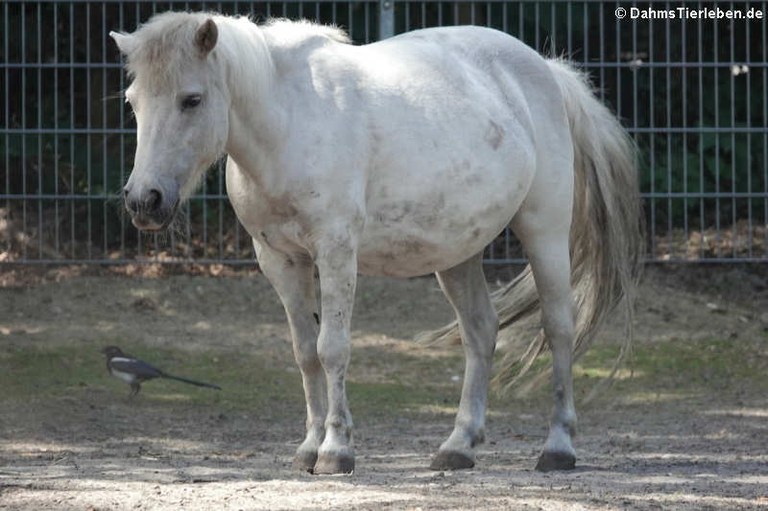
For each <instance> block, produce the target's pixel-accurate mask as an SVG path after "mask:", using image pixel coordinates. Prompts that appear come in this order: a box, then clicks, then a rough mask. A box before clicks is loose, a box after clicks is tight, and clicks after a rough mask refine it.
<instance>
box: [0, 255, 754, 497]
mask: <svg viewBox="0 0 768 511" xmlns="http://www.w3.org/2000/svg"><path fill="white" fill-rule="evenodd" d="M145 273H146V271H145ZM224 273H227V272H224ZM494 278H495V277H492V278H491V281H493V280H494ZM0 280H2V282H3V287H2V288H0V367H1V365H2V364H3V363H5V362H7V361H8V360H10V358H9V357H10V355H9V354H10V353H11V352H12V351H13V350H20V349H24V350H43V351H44V350H45V349H47V348H49V347H50V348H53V347H65V348H66V347H69V348H72V349H73V350H74V349H77V350H81V351H82V352H83V353H84V355H83V357H84V360H87V361H88V363H89V364H90V363H91V361H93V364H92V365H93V366H94V367H93V368H90V366H89V368H88V369H87V371H85V370H84V372H82V373H79V372H78V371H77V370H75V369H73V372H72V374H76V375H77V376H76V380H74V381H66V378H63V379H61V378H60V377H58V376H57V377H56V378H60V380H61V381H60V380H56V381H55V382H48V381H41V383H40V388H41V390H40V393H39V394H37V393H34V392H32V393H27V394H25V396H24V397H17V396H14V395H13V394H12V393H11V392H10V391H6V393H5V396H4V397H3V398H0V509H35V510H38V509H56V510H60V509H92V510H97V509H99V510H112V509H191V510H197V509H200V510H203V509H205V510H208V509H269V510H277V509H289V510H294V511H295V510H305V509H306V510H309V509H371V510H374V509H376V510H379V509H414V510H415V509H422V510H438V509H440V510H442V509H482V510H485V509H545V510H568V509H684V510H702V509H718V510H719V509H726V510H737V509H738V510H741V509H768V397H767V393H768V388H766V387H765V385H764V382H765V380H764V379H761V380H759V381H752V380H750V379H749V378H745V377H744V376H743V373H742V372H739V371H735V372H734V376H733V377H732V378H728V377H726V378H720V379H717V382H718V383H717V384H716V385H714V386H712V385H710V386H709V387H707V390H706V391H704V392H688V391H686V392H683V393H680V392H676V390H679V389H676V388H675V385H679V382H680V381H681V380H674V379H673V380H669V381H648V380H644V379H642V378H638V379H637V380H635V381H634V383H633V382H632V381H630V382H629V383H626V385H624V383H625V382H622V384H623V385H624V386H622V385H618V384H617V385H616V386H615V387H614V388H612V389H610V390H608V391H606V392H605V393H604V394H602V395H601V396H600V397H599V398H598V399H597V400H596V401H595V402H593V403H591V404H589V405H587V406H583V407H581V408H580V432H579V436H578V438H577V440H576V447H577V450H578V455H579V459H578V468H577V469H576V470H575V471H572V472H568V473H551V474H540V473H537V472H535V471H533V470H532V468H533V465H534V463H535V458H536V456H537V455H538V452H539V449H540V448H541V445H542V443H543V439H544V436H545V434H546V423H547V415H548V409H549V406H550V403H549V402H548V400H547V399H531V398H529V399H513V398H508V397H507V398H496V399H494V402H493V404H492V406H491V411H490V414H489V418H488V434H487V437H488V441H487V443H486V444H484V445H483V446H481V447H480V450H479V456H478V464H477V466H476V467H475V468H474V469H472V470H467V471H460V472H433V471H430V470H428V469H427V466H428V464H429V460H430V457H431V455H432V454H433V453H434V451H435V450H436V448H437V446H438V445H439V444H440V442H441V441H442V439H443V438H445V436H446V435H447V434H448V433H449V432H450V428H451V425H452V413H454V411H455V400H456V398H457V396H458V389H459V385H460V382H459V381H458V380H459V379H460V370H461V367H460V358H458V355H457V352H456V350H455V349H453V348H424V347H422V346H418V345H415V344H414V343H413V342H412V341H411V338H412V336H413V334H414V333H416V332H418V331H420V330H423V329H427V328H432V327H437V326H439V325H441V324H442V323H443V322H444V321H446V320H448V319H450V311H449V309H448V306H447V305H446V304H445V303H444V300H443V298H442V296H441V294H440V292H439V290H438V288H437V286H436V284H435V283H434V281H433V280H432V279H416V280H409V281H395V280H385V279H367V278H366V279H362V280H361V282H360V285H359V292H358V302H357V305H356V315H355V321H354V352H353V366H352V369H351V372H350V379H351V381H356V382H361V385H381V388H382V389H384V390H383V391H386V392H391V390H386V389H390V387H389V386H388V385H391V384H392V382H399V383H400V384H401V385H402V387H403V388H404V389H406V390H404V391H403V392H406V393H407V392H408V390H407V389H409V388H411V389H413V391H414V392H415V391H417V390H418V387H419V386H420V385H421V384H422V383H421V382H422V381H423V385H425V386H428V385H429V384H430V383H428V382H437V383H435V385H438V384H439V386H437V387H435V388H436V389H437V390H436V391H435V392H436V393H437V394H436V395H441V394H440V393H441V392H446V397H445V399H444V402H443V403H442V404H441V402H440V401H437V402H436V403H435V404H434V405H432V406H421V405H419V406H415V405H414V406H411V405H409V404H408V403H409V402H408V401H407V400H406V401H405V402H404V403H405V404H401V405H397V403H399V401H397V398H396V397H397V396H394V397H395V398H394V399H390V398H387V399H384V398H382V401H381V403H383V404H384V405H385V406H382V407H380V408H377V407H376V406H375V403H374V404H371V403H364V402H362V400H363V399H365V400H371V399H373V400H375V399H376V393H375V392H373V393H366V394H360V393H359V394H358V395H359V396H363V397H358V398H357V401H356V399H355V398H354V397H351V402H352V410H353V414H355V405H356V403H357V405H358V406H357V409H358V410H362V411H361V412H360V413H359V414H356V415H355V419H356V422H355V425H356V433H355V444H356V452H357V470H356V472H355V473H354V475H352V476H332V477H317V476H311V475H309V474H303V473H297V472H295V471H293V470H292V469H291V466H290V463H291V458H292V455H293V451H294V450H295V448H296V447H297V446H298V443H299V441H300V440H301V438H302V429H303V424H302V422H303V409H302V401H301V396H300V395H297V396H294V397H292V398H290V399H287V398H285V393H284V392H283V391H281V389H280V388H278V387H280V385H282V383H281V382H283V380H282V379H279V378H282V376H279V375H288V376H286V378H288V380H286V381H289V382H293V383H291V384H290V386H291V387H290V388H291V393H292V394H291V395H293V391H294V390H297V389H298V386H297V384H296V381H297V380H298V372H297V371H296V370H295V369H294V368H293V363H292V359H291V351H290V345H289V342H288V332H287V327H286V326H285V323H284V319H283V314H282V309H281V307H280V305H279V303H278V302H277V300H276V297H275V295H274V293H273V292H272V291H271V289H270V288H269V287H268V285H267V284H266V282H265V279H264V278H263V277H261V276H260V275H258V274H256V273H238V274H235V275H225V276H221V277H218V278H212V277H210V276H189V275H164V276H162V277H159V278H149V277H147V275H143V276H138V275H116V274H114V272H107V271H93V270H78V269H74V270H72V269H65V270H51V271H42V272H41V271H38V272H36V273H34V274H33V275H31V276H30V275H29V274H28V273H25V272H24V271H23V270H18V269H16V270H8V271H7V272H5V273H4V274H3V276H2V279H0ZM766 284H767V281H766V272H765V271H764V269H761V270H760V271H744V270H742V269H733V268H726V269H722V268H720V269H713V268H699V267H696V268H682V269H655V270H651V271H650V275H649V277H648V279H647V280H646V283H645V284H644V285H643V289H642V293H641V298H640V303H639V307H638V309H639V314H638V318H637V336H638V344H639V345H641V346H643V345H648V346H663V345H665V343H684V342H698V341H701V340H706V339H719V340H728V341H729V342H732V343H739V346H743V347H745V350H744V352H745V353H750V354H751V355H750V357H749V358H750V360H745V361H744V363H745V364H748V363H749V364H752V365H755V364H756V366H755V367H757V369H758V370H761V371H762V370H767V371H768V363H766V361H768V348H766V345H768V334H767V333H766V332H768V317H766V312H767V311H768V287H766ZM617 332H618V328H617V327H615V326H614V327H612V328H609V329H608V331H607V333H606V334H605V335H604V336H603V337H602V340H601V341H600V342H601V343H602V345H606V346H608V345H610V344H611V343H612V342H615V340H616V338H617V335H618V334H617ZM112 342H114V343H119V344H121V345H122V346H123V347H125V348H133V349H134V350H136V349H138V350H148V349H150V348H157V349H163V350H168V351H169V352H173V353H178V356H177V357H176V358H175V359H174V360H171V361H165V362H166V364H169V363H172V364H175V366H176V367H179V366H181V367H183V365H184V359H185V356H188V357H193V356H198V355H199V356H203V357H208V356H213V355H211V354H215V356H216V357H221V358H222V360H223V359H226V358H227V357H230V356H234V357H237V356H238V354H242V356H243V357H244V356H245V355H246V354H247V356H248V357H255V358H254V360H256V359H258V360H260V361H261V362H259V363H260V364H261V365H260V366H258V367H256V368H254V370H255V371H258V370H259V367H262V368H265V369H264V370H265V371H266V368H268V369H269V371H274V374H275V375H278V376H276V378H278V380H275V382H274V383H273V384H270V383H269V381H270V380H267V383H266V384H264V385H263V386H262V387H261V388H255V389H252V392H253V393H255V394H257V395H258V396H259V397H258V398H253V399H256V401H254V403H260V404H258V405H254V406H253V407H252V408H249V407H238V406H237V402H236V401H237V399H234V398H229V400H228V398H226V394H225V393H226V392H227V389H232V388H233V387H235V388H236V387H237V386H238V382H237V381H228V380H227V376H226V375H222V376H221V379H223V380H224V382H226V383H227V385H228V386H225V390H224V391H223V392H222V393H221V394H213V393H209V394H206V393H204V391H198V390H197V389H195V391H194V392H196V394H194V399H186V397H185V396H186V394H185V393H186V392H187V389H186V388H182V389H179V388H178V387H172V386H166V387H163V386H160V385H159V384H157V383H156V382H152V383H149V384H147V385H146V386H145V389H144V391H143V392H142V394H141V395H140V397H139V398H138V399H134V400H129V399H127V398H126V397H125V396H126V394H127V389H126V388H124V387H123V386H121V385H120V384H119V382H117V381H114V380H111V379H109V378H107V377H106V375H105V374H104V368H103V361H102V360H101V359H100V358H99V356H98V354H97V353H95V351H96V348H97V347H98V346H100V345H103V344H105V343H112ZM86 352H87V353H88V354H87V355H86V354H85V353H86ZM91 353H95V354H94V355H93V356H91ZM185 354H186V355H185ZM432 359H434V362H435V363H434V366H435V367H437V369H435V370H426V369H425V370H424V373H423V374H413V371H414V368H419V367H432V366H430V365H429V364H430V362H431V360H432ZM212 360H213V362H216V361H217V360H218V359H217V358H214V359H212ZM248 360H250V359H248ZM61 363H62V364H67V363H68V362H67V361H66V360H62V361H61ZM72 363H73V364H74V362H72ZM421 364H425V365H423V366H422V365H421ZM399 365H402V366H403V367H405V370H406V371H410V373H409V374H402V372H399V371H403V368H402V367H399ZM6 369H9V370H10V371H11V374H12V373H13V370H14V369H18V370H20V368H6ZM6 373H7V371H6ZM700 373H701V372H700V371H699V373H697V374H700ZM270 374H272V373H270ZM704 374H705V377H706V373H704ZM270 377H271V376H270ZM52 378H53V376H52ZM713 378H714V377H713ZM217 381H218V382H219V383H222V381H221V380H217ZM683 381H684V380H683ZM675 382H677V383H675ZM53 385H59V386H63V387H64V388H65V389H66V392H53V391H52V392H53V393H52V394H51V395H50V396H49V395H47V394H46V392H47V390H46V389H48V388H56V387H52V386H53ZM152 385H155V386H154V387H152ZM718 385H719V386H720V387H718ZM223 386H224V385H223ZM11 387H12V385H11V382H9V383H7V385H6V388H11ZM360 388H362V387H360ZM365 388H368V387H365ZM375 388H378V387H375ZM686 388H687V387H686ZM713 388H714V389H715V391H713ZM167 389H172V390H170V391H169V390H167ZM621 389H631V393H630V392H628V391H627V392H626V393H622V392H621ZM190 392H192V391H190ZM453 392H455V394H452V393H453ZM221 396H225V397H221ZM243 399H246V398H243ZM248 399H251V398H248ZM248 402H249V403H250V401H248ZM392 403H395V404H392ZM396 405H397V406H396ZM249 406H250V405H249Z"/></svg>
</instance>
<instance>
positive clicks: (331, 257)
mask: <svg viewBox="0 0 768 511" xmlns="http://www.w3.org/2000/svg"><path fill="white" fill-rule="evenodd" d="M315 263H316V264H317V269H318V273H319V275H320V295H321V299H320V301H321V307H322V309H321V320H320V336H319V337H318V342H317V351H318V355H319V356H320V362H321V364H322V365H323V369H324V370H325V378H326V385H327V388H328V415H327V417H326V420H325V439H324V440H323V443H322V445H321V446H320V450H319V451H318V457H317V463H316V464H315V469H314V472H315V474H349V473H352V472H353V471H354V469H355V456H354V451H353V449H352V416H351V414H350V413H349V406H348V405H347V393H346V381H345V380H346V373H347V366H348V365H349V357H350V331H349V330H350V320H351V318H352V306H353V304H354V296H355V286H356V284H357V254H356V248H355V246H354V245H353V243H352V242H351V240H349V239H348V238H346V237H341V238H334V239H331V240H328V241H327V242H326V243H323V244H321V247H320V248H319V250H318V251H317V254H316V259H315Z"/></svg>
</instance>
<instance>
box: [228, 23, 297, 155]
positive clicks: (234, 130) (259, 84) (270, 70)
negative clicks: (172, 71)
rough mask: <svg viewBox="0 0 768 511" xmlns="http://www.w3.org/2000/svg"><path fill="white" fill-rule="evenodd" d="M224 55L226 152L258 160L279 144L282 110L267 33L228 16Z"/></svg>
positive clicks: (281, 129)
mask: <svg viewBox="0 0 768 511" xmlns="http://www.w3.org/2000/svg"><path fill="white" fill-rule="evenodd" d="M223 25H224V27H223V28H224V30H222V31H221V37H220V39H221V45H222V47H221V54H222V61H223V62H222V64H223V67H224V75H225V80H226V87H227V89H228V91H229V95H230V107H229V124H230V127H229V137H228V140H227V145H226V151H227V153H228V154H229V155H230V156H231V157H233V158H234V159H235V161H237V162H238V163H243V162H259V161H262V160H263V158H266V157H268V153H272V152H273V151H274V149H276V147H277V145H279V144H280V140H281V139H282V132H283V130H284V128H283V126H284V121H283V117H284V115H283V112H282V111H281V110H280V108H279V106H278V102H277V101H276V99H277V98H276V92H277V91H276V90H275V87H274V81H275V64H274V62H273V60H272V55H271V52H270V49H269V47H268V45H267V43H266V40H265V38H264V35H263V34H262V33H261V29H259V28H258V27H257V26H256V25H255V24H253V23H251V22H250V21H248V20H247V19H232V18H225V22H224V23H223Z"/></svg>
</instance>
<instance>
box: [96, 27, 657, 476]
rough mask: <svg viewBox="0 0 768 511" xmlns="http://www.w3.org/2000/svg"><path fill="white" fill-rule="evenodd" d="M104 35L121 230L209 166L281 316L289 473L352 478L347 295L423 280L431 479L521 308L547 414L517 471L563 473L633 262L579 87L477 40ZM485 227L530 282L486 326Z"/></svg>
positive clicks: (595, 123) (609, 156) (222, 32)
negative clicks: (521, 258) (287, 358)
mask: <svg viewBox="0 0 768 511" xmlns="http://www.w3.org/2000/svg"><path fill="white" fill-rule="evenodd" d="M111 35H112V37H113V38H114V40H115V41H116V43H117V45H118V46H119V48H120V50H121V52H122V53H123V54H124V55H125V56H126V57H127V69H128V72H129V74H130V76H131V77H132V83H131V85H130V87H129V88H128V89H127V91H126V93H125V95H126V98H127V100H128V101H129V102H130V103H131V105H132V107H133V110H134V112H135V114H136V123H137V128H138V132H137V138H138V145H137V149H136V155H135V161H134V167H133V171H132V173H131V176H130V178H129V179H128V182H127V184H126V186H125V190H124V192H125V204H126V207H127V208H128V210H129V211H130V213H131V216H132V220H133V224H134V225H135V226H136V227H138V228H139V229H148V230H157V229H161V228H164V227H165V226H167V225H168V224H169V223H170V222H171V220H172V218H173V216H174V212H175V210H176V208H177V206H178V204H179V203H180V201H183V200H184V199H186V198H187V197H188V196H189V194H190V193H191V192H192V191H193V190H194V188H195V187H196V186H197V183H198V182H199V179H200V177H201V175H203V173H204V172H205V170H206V169H207V168H208V167H209V166H210V165H211V164H212V162H214V161H215V160H216V159H217V158H219V157H220V155H222V154H223V153H226V154H227V155H228V156H229V159H228V162H227V170H226V183H227V193H228V195H229V198H230V200H231V202H232V205H233V206H234V209H235V211H236V213H237V215H238V218H239V219H240V221H241V222H242V224H243V225H244V226H245V228H246V229H247V230H248V232H249V233H250V235H251V236H252V237H253V243H254V246H255V249H256V254H257V257H258V261H259V263H260V265H261V268H262V270H263V272H264V274H265V275H266V276H267V278H268V279H269V280H270V282H271V283H272V285H273V286H274V288H275V289H276V290H277V293H278V294H279V296H280V299H281V300H282V303H283V305H284V306H285V311H286V313H287V316H288V322H289V325H290V329H291V334H292V337H293V346H294V353H295V356H296V360H297V362H298V365H299V367H300V369H301V375H302V378H303V384H304V392H305V394H306V402H307V422H306V426H307V434H306V438H305V439H304V441H303V443H302V444H301V446H300V447H299V448H298V451H297V453H296V457H295V461H294V464H295V466H296V467H298V468H300V469H302V470H308V471H310V472H314V473H316V474H319V473H349V472H352V471H353V470H354V453H353V445H352V417H351V415H350V412H349V408H348V406H347V397H346V391H345V375H346V371H347V365H348V363H349V356H350V320H351V318H352V303H353V296H354V293H355V283H356V278H357V274H358V273H363V274H376V275H392V276H397V277H411V276H416V275H423V274H427V273H431V272H434V273H436V274H437V278H438V280H439V282H440V286H441V287H442V289H443V291H444V292H445V295H446V296H447V298H448V300H449V301H450V303H451V305H452V306H453V308H454V309H455V311H456V317H457V323H456V324H455V325H454V326H453V327H449V328H448V330H446V331H444V332H443V333H450V330H451V328H457V331H458V332H459V333H460V335H461V339H462V341H463V344H464V349H465V352H466V372H465V375H464V381H463V388H462V392H461V402H460V405H459V411H458V414H457V417H456V422H455V427H454V430H453V432H452V433H451V435H450V436H449V437H448V439H447V440H446V441H445V442H444V443H443V444H442V445H441V446H440V448H439V450H438V452H437V456H436V457H435V458H434V460H433V462H432V468H435V469H440V470H443V469H459V468H467V467H472V466H473V465H474V463H475V452H474V448H475V446H476V445H477V444H478V443H480V442H482V441H483V437H484V425H485V412H486V397H487V389H488V380H489V376H490V374H491V362H492V357H493V353H494V348H495V344H496V337H497V331H498V328H499V324H500V320H501V324H502V326H504V325H507V324H510V323H512V322H514V321H516V320H518V319H520V318H522V317H524V316H527V315H530V314H531V313H533V312H535V311H537V310H539V309H540V310H541V317H542V321H541V324H542V325H543V332H544V335H540V336H538V337H539V340H541V339H546V341H547V343H548V345H549V347H550V348H551V350H552V355H553V362H554V368H553V380H554V381H553V388H554V412H553V415H552V420H551V424H550V432H549V436H548V438H547V440H546V443H545V445H544V450H543V453H542V455H541V457H540V458H539V462H538V465H537V468H538V469H540V470H545V471H546V470H555V469H570V468H573V467H574V463H575V451H574V449H573V446H572V444H571V437H572V435H573V434H574V431H575V425H576V412H575V409H574V398H573V385H572V376H571V365H572V361H573V355H574V352H576V354H578V353H579V352H580V351H581V350H582V349H583V348H584V347H585V346H586V345H587V342H585V341H588V340H589V339H590V338H591V336H592V334H593V333H594V330H595V329H596V328H597V327H598V326H599V324H600V322H601V321H602V319H603V318H604V317H605V315H606V314H607V313H608V312H609V311H610V310H611V309H612V308H613V306H614V305H616V303H617V302H618V301H619V300H620V299H621V297H622V296H623V295H626V294H628V293H630V294H631V291H632V288H633V285H634V283H635V282H634V279H635V277H636V275H637V269H638V267H639V254H640V253H641V251H642V248H643V245H642V235H641V221H640V218H641V214H640V206H639V199H638V190H637V183H636V174H635V168H634V161H633V158H634V155H633V146H632V144H631V142H630V141H629V139H628V138H627V135H626V134H625V132H624V131H623V130H622V127H621V125H620V124H619V122H618V121H617V120H616V119H615V118H614V117H613V115H612V114H611V113H610V112H609V111H608V110H607V109H606V108H605V107H604V106H602V105H601V104H600V103H599V102H598V101H597V100H596V99H595V98H594V97H593V95H592V93H591V91H590V88H589V86H588V84H587V82H586V80H585V79H584V77H582V76H581V75H580V74H579V73H577V72H575V71H574V70H573V69H572V68H571V67H569V66H568V65H567V64H566V63H564V62H560V61H555V60H545V59H543V58H542V57H540V56H539V55H538V54H537V53H536V52H535V51H534V50H532V49H531V48H529V47H527V46H526V45H524V44H523V43H522V42H520V41H518V40H516V39H514V38H513V37H511V36H509V35H506V34H504V33H501V32H498V31H495V30H490V29H486V28H479V27H454V28H435V29H428V30H419V31H415V32H412V33H408V34H404V35H401V36H397V37H393V38H391V39H388V40H385V41H381V42H377V43H374V44H369V45H365V46H353V45H351V44H349V40H348V39H347V37H346V35H345V34H344V33H342V32H341V31H340V30H337V29H335V28H330V27H324V26H318V25H313V24H310V23H307V22H288V21H278V22H273V23H270V24H267V25H266V26H257V25H255V24H253V23H251V22H250V21H249V20H248V19H244V18H231V17H224V16H219V15H214V14H205V13H197V14H189V13H165V14H161V15H158V16H155V17H154V18H152V20H151V21H149V22H148V23H147V24H145V25H143V26H142V27H140V28H139V29H138V30H137V31H136V32H134V33H132V34H125V33H114V32H113V33H112V34H111ZM507 225H511V227H512V229H513V230H514V232H515V234H516V235H517V236H518V238H519V239H520V241H521V242H522V244H523V246H524V248H525V250H526V253H527V255H528V258H529V260H530V266H529V268H528V269H527V270H526V271H525V272H524V273H523V275H521V276H520V277H519V278H518V279H516V280H515V281H514V282H512V283H511V284H510V285H509V286H508V287H507V288H506V289H504V290H502V291H501V292H500V293H499V294H498V296H497V297H496V298H497V300H496V301H497V303H496V307H498V312H497V310H496V308H495V306H494V303H493V301H492V297H491V295H490V294H489V292H488V289H487V286H486V282H485V279H484V276H483V269H482V251H483V248H484V247H485V246H486V245H487V244H488V243H489V242H490V241H491V240H493V239H494V237H495V236H497V235H498V234H499V232H500V231H502V230H503V229H504V228H505V227H506V226H507ZM569 240H570V241H569ZM315 267H316V268H317V273H318V275H319V285H320V291H321V293H320V296H321V298H320V304H319V306H320V307H319V309H318V303H317V301H316V298H315V288H314V286H315ZM534 280H535V286H534ZM572 286H573V287H572ZM574 294H575V302H576V307H574ZM574 310H575V311H576V313H575V314H574ZM537 346H538V347H537ZM539 351H541V350H540V346H539V345H532V348H530V349H529V350H528V352H529V355H532V356H535V355H536V354H537V353H538V352H539Z"/></svg>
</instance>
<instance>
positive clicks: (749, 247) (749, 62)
mask: <svg viewBox="0 0 768 511" xmlns="http://www.w3.org/2000/svg"><path fill="white" fill-rule="evenodd" d="M745 24H746V30H745V31H744V41H746V44H745V45H744V46H745V47H746V53H745V55H744V58H745V60H746V65H747V66H749V67H748V68H747V69H748V71H749V72H751V70H752V68H753V66H752V55H751V51H750V45H749V41H751V40H752V39H751V36H752V34H751V30H750V27H751V23H750V22H749V21H747V22H746V23H745ZM763 25H765V23H763ZM763 51H765V49H763ZM745 79H746V81H747V84H746V94H747V115H746V117H747V119H746V121H747V130H748V131H749V133H747V135H746V137H747V192H749V194H750V195H749V196H748V197H747V253H746V257H749V258H752V257H754V256H755V254H754V250H753V248H754V244H753V242H754V240H753V234H754V224H753V219H752V195H751V194H752V132H751V128H752V96H751V94H752V90H751V89H752V87H751V85H752V75H751V74H748V75H747V76H746V77H745ZM763 103H765V101H763Z"/></svg>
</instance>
